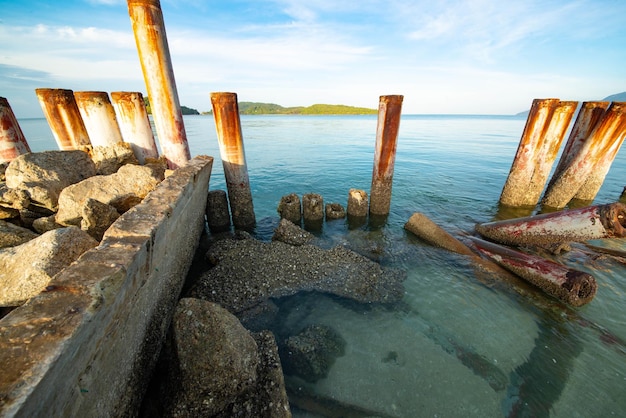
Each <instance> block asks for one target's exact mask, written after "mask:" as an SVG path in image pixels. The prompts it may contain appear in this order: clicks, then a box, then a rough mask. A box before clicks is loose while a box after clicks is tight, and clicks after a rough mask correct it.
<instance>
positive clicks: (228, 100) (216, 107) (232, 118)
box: [211, 93, 256, 229]
mask: <svg viewBox="0 0 626 418" xmlns="http://www.w3.org/2000/svg"><path fill="white" fill-rule="evenodd" d="M211 105H212V106H213V117H214V118H215V128H216V130H217V140H218V142H219V146H220V155H221V158H222V164H223V165H224V176H225V177H226V187H227V189H228V200H229V202H230V212H231V216H232V219H233V224H234V225H235V227H236V228H241V229H251V228H253V227H254V226H255V224H256V218H255V215H254V206H253V204H252V192H251V191H250V181H249V179H248V167H247V165H246V156H245V152H244V147H243V135H242V133H241V121H240V120H239V105H238V104H237V94H236V93H211Z"/></svg>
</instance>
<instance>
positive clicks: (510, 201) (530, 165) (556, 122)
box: [500, 99, 578, 207]
mask: <svg viewBox="0 0 626 418" xmlns="http://www.w3.org/2000/svg"><path fill="white" fill-rule="evenodd" d="M577 104H578V102H571V101H568V102H562V101H560V100H559V99H535V100H533V104H532V107H531V109H530V113H529V114H528V119H527V120H526V126H525V127H524V132H523V133H522V138H521V139H520V143H519V146H518V148H517V152H516V154H515V158H514V160H513V164H512V165H511V170H510V171H509V176H508V178H507V179H506V183H505V184H504V187H503V189H502V194H501V195H500V203H501V204H502V205H505V206H513V207H515V206H534V205H536V204H537V203H538V202H539V199H540V197H541V192H542V191H543V188H544V186H545V184H546V181H547V180H548V176H549V175H550V170H551V169H552V165H553V164H554V160H555V159H556V156H557V154H558V151H559V148H560V146H561V143H562V142H563V138H564V137H565V132H566V131H567V128H568V126H569V124H570V122H571V120H572V117H573V115H574V111H575V110H576V106H577Z"/></svg>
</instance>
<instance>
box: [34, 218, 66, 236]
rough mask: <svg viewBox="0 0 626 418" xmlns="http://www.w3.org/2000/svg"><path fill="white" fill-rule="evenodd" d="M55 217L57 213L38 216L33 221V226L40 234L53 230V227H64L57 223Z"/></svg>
mask: <svg viewBox="0 0 626 418" xmlns="http://www.w3.org/2000/svg"><path fill="white" fill-rule="evenodd" d="M55 217H56V214H55V215H50V216H43V217H41V218H37V219H35V220H34V221H33V225H32V228H33V229H34V230H35V231H37V232H38V233H40V234H43V233H44V232H48V231H52V230H53V229H58V228H63V225H59V224H58V223H56V221H55Z"/></svg>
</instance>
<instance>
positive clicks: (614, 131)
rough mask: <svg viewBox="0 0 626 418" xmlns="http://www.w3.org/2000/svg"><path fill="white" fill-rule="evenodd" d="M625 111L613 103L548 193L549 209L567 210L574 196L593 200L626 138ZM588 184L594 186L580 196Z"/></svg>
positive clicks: (624, 106)
mask: <svg viewBox="0 0 626 418" xmlns="http://www.w3.org/2000/svg"><path fill="white" fill-rule="evenodd" d="M625 108H626V103H617V102H614V103H611V105H610V106H609V108H608V109H607V110H606V112H605V113H604V115H603V117H602V120H600V121H599V122H598V124H597V125H596V127H595V129H594V130H593V131H592V132H591V134H590V135H589V139H588V140H587V141H585V143H584V145H583V146H582V147H581V148H580V150H579V152H578V153H577V154H576V155H575V156H574V157H573V158H572V159H571V161H570V162H569V165H568V167H567V168H565V169H564V170H562V171H561V173H560V175H559V176H558V177H557V178H555V180H554V182H553V183H552V185H551V187H550V188H548V190H547V191H546V193H545V195H544V197H543V200H542V203H543V204H544V205H545V206H548V207H552V208H559V209H560V208H563V207H565V205H567V204H568V203H569V201H570V200H571V199H572V198H573V197H574V196H577V198H580V199H581V200H593V198H594V197H595V195H596V193H597V191H598V190H599V188H600V185H602V182H603V181H604V177H605V176H606V173H607V172H608V170H609V168H610V166H611V163H612V162H613V159H614V158H615V155H616V154H617V151H618V150H619V148H620V146H621V145H622V142H623V141H624V137H625V136H626V117H625V115H624V113H625ZM590 176H591V178H590ZM586 182H589V185H590V186H589V187H588V188H586V189H585V190H584V191H582V192H580V194H579V191H580V189H581V187H582V186H583V185H584V184H585V183H586ZM578 196H580V197H578Z"/></svg>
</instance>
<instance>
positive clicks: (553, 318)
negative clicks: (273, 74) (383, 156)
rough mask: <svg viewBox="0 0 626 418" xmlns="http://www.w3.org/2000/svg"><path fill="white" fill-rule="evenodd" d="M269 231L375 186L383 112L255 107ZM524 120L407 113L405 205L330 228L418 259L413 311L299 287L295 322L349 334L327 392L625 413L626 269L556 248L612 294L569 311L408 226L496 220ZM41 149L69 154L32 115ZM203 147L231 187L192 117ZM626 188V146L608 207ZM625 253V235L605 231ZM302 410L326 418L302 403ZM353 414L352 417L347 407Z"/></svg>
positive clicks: (402, 168)
mask: <svg viewBox="0 0 626 418" xmlns="http://www.w3.org/2000/svg"><path fill="white" fill-rule="evenodd" d="M241 122H242V130H243V135H244V143H245V149H246V159H247V163H248V171H249V176H250V184H251V188H252V194H253V197H254V206H255V211H256V214H257V221H258V226H257V230H256V234H257V236H258V237H259V238H261V239H269V238H270V237H271V234H272V232H273V231H272V230H273V228H274V227H275V225H276V224H277V222H278V215H277V212H276V207H277V205H278V202H279V200H280V197H281V196H283V195H286V194H289V193H298V194H299V195H302V194H304V193H310V192H313V193H319V194H321V195H322V196H323V197H324V200H325V202H338V203H341V204H343V205H344V206H345V205H346V203H347V196H348V190H349V189H350V188H358V189H364V190H367V191H369V188H370V182H371V174H372V165H373V158H374V142H375V133H376V116H242V118H241ZM524 124H525V119H524V118H517V117H508V116H422V115H419V116H418V115H404V116H403V117H402V121H401V124H400V134H399V139H398V148H397V157H396V165H395V173H394V183H393V197H392V205H391V213H390V215H389V217H388V218H387V220H386V223H385V224H384V225H362V226H360V227H349V226H348V225H347V224H346V223H345V222H343V221H341V220H340V221H331V222H328V223H326V224H325V225H324V227H323V230H322V231H321V232H320V233H318V234H319V235H321V236H322V237H323V238H325V239H327V240H328V241H330V242H332V243H334V244H340V245H346V246H349V247H350V248H352V249H354V250H355V251H358V252H360V253H362V254H364V255H366V256H368V257H370V258H373V259H375V260H377V261H378V262H380V263H381V264H383V265H386V266H390V267H397V268H402V269H404V270H406V272H407V280H406V282H405V287H406V296H405V298H404V300H403V301H402V303H401V304H400V307H397V308H395V309H389V308H386V307H379V306H367V307H358V306H354V305H353V304H346V303H344V302H342V301H340V300H337V299H335V298H331V297H327V296H324V295H304V296H299V297H298V298H299V299H297V300H296V303H295V304H294V303H292V304H291V306H294V305H295V306H297V308H296V309H292V310H291V311H287V312H286V313H285V318H283V321H284V322H285V323H286V324H290V325H291V326H293V327H294V329H296V328H302V327H303V326H304V325H307V324H309V323H323V324H326V325H330V326H332V327H333V328H334V329H336V330H337V331H338V332H339V333H340V334H341V335H342V337H343V338H344V339H345V340H346V342H347V346H346V352H345V355H343V356H342V357H339V358H338V359H337V360H336V362H335V364H334V365H333V367H332V368H331V370H330V372H329V375H328V377H327V378H325V379H322V380H320V381H318V382H317V383H316V384H315V385H314V386H313V389H314V390H315V391H316V393H318V394H319V395H320V396H322V397H329V398H332V399H334V400H335V401H337V402H338V403H340V404H341V405H342V407H345V408H348V409H349V408H350V407H351V406H354V407H355V408H356V407H359V408H366V409H369V410H372V411H378V412H379V413H380V414H381V415H385V416H398V417H416V416H420V417H421V416H431V417H435V416H437V417H459V416H463V417H467V416H475V417H500V416H523V417H542V416H544V417H545V416H553V417H607V416H624V415H625V414H626V397H625V396H624V394H625V393H626V346H625V345H624V341H626V317H625V316H624V309H623V306H624V297H625V296H626V268H625V266H624V264H620V262H619V261H618V260H616V259H613V258H610V257H596V256H594V255H593V254H591V255H590V254H589V253H588V252H587V251H585V249H584V247H583V246H575V247H574V249H573V250H572V251H571V252H569V253H566V254H564V255H561V256H559V257H558V258H556V259H557V260H558V261H560V262H562V263H564V264H567V265H570V266H573V267H576V268H577V269H580V270H584V271H587V272H589V273H591V274H593V275H594V276H595V277H596V280H597V281H598V287H599V289H598V293H597V296H596V297H595V299H594V300H593V301H592V302H591V303H590V304H589V305H587V306H585V307H582V308H578V309H570V308H567V307H564V306H563V305H560V304H558V303H555V302H554V301H551V300H550V299H549V298H548V297H546V296H543V295H542V294H541V293H538V292H535V293H534V295H533V297H525V296H521V295H520V294H519V293H518V292H517V291H516V290H515V286H513V285H511V284H507V283H502V282H500V281H499V280H498V279H497V278H494V277H491V276H485V275H484V273H481V272H480V271H477V270H476V269H474V267H473V266H472V265H471V264H470V263H469V262H468V260H466V259H464V258H463V257H462V256H458V255H455V254H451V253H449V252H447V251H445V250H440V249H436V248H433V247H430V246H428V245H425V244H423V243H421V242H420V241H419V240H417V239H416V238H415V237H413V236H411V235H410V234H408V233H406V232H405V231H404V230H403V225H404V223H405V222H406V221H407V220H408V218H409V217H410V216H411V214H412V213H414V212H422V213H424V214H426V215H427V216H429V217H430V218H431V219H433V220H434V221H435V222H436V223H438V224H439V225H440V226H442V227H443V228H444V229H446V230H448V231H449V232H451V233H453V234H457V233H465V232H467V233H471V232H472V230H473V226H474V224H475V223H477V222H487V221H490V220H493V219H494V217H496V216H497V214H498V205H497V201H498V198H499V195H500V192H501V191H502V187H503V185H504V182H505V180H506V177H507V174H508V171H509V169H510V166H511V162H512V159H513V157H514V155H515V151H516V149H517V144H518V142H519V139H520V136H521V134H522V131H523V128H524ZM20 125H21V127H22V130H23V131H24V133H25V135H26V137H27V139H28V141H29V143H30V145H31V148H32V149H33V151H40V150H45V149H55V144H54V141H53V139H52V135H51V133H50V131H49V129H48V127H47V125H46V123H45V120H43V119H25V120H21V121H20ZM185 125H186V129H187V136H188V139H189V143H190V148H191V152H192V155H198V154H207V155H212V156H214V157H215V164H214V167H213V174H212V177H211V184H210V188H211V189H225V182H224V178H223V170H222V167H221V162H220V159H219V150H218V145H217V139H216V134H215V126H214V123H213V119H212V118H211V117H207V116H191V117H185ZM625 185H626V151H624V150H622V151H621V152H620V154H619V155H618V157H617V159H616V161H615V162H614V164H613V166H612V168H611V171H610V172H609V174H608V176H607V179H606V181H605V183H604V186H603V187H602V189H601V191H600V193H599V195H598V197H597V199H596V201H595V202H594V203H598V204H599V203H610V202H614V201H616V200H617V199H618V198H619V196H620V194H621V192H622V189H623V188H624V186H625ZM594 243H595V244H602V245H608V246H611V247H613V248H618V249H622V250H626V241H625V240H612V241H611V242H599V241H596V242H594ZM295 415H296V416H313V415H306V414H305V413H296V414H295ZM337 416H339V415H337Z"/></svg>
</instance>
